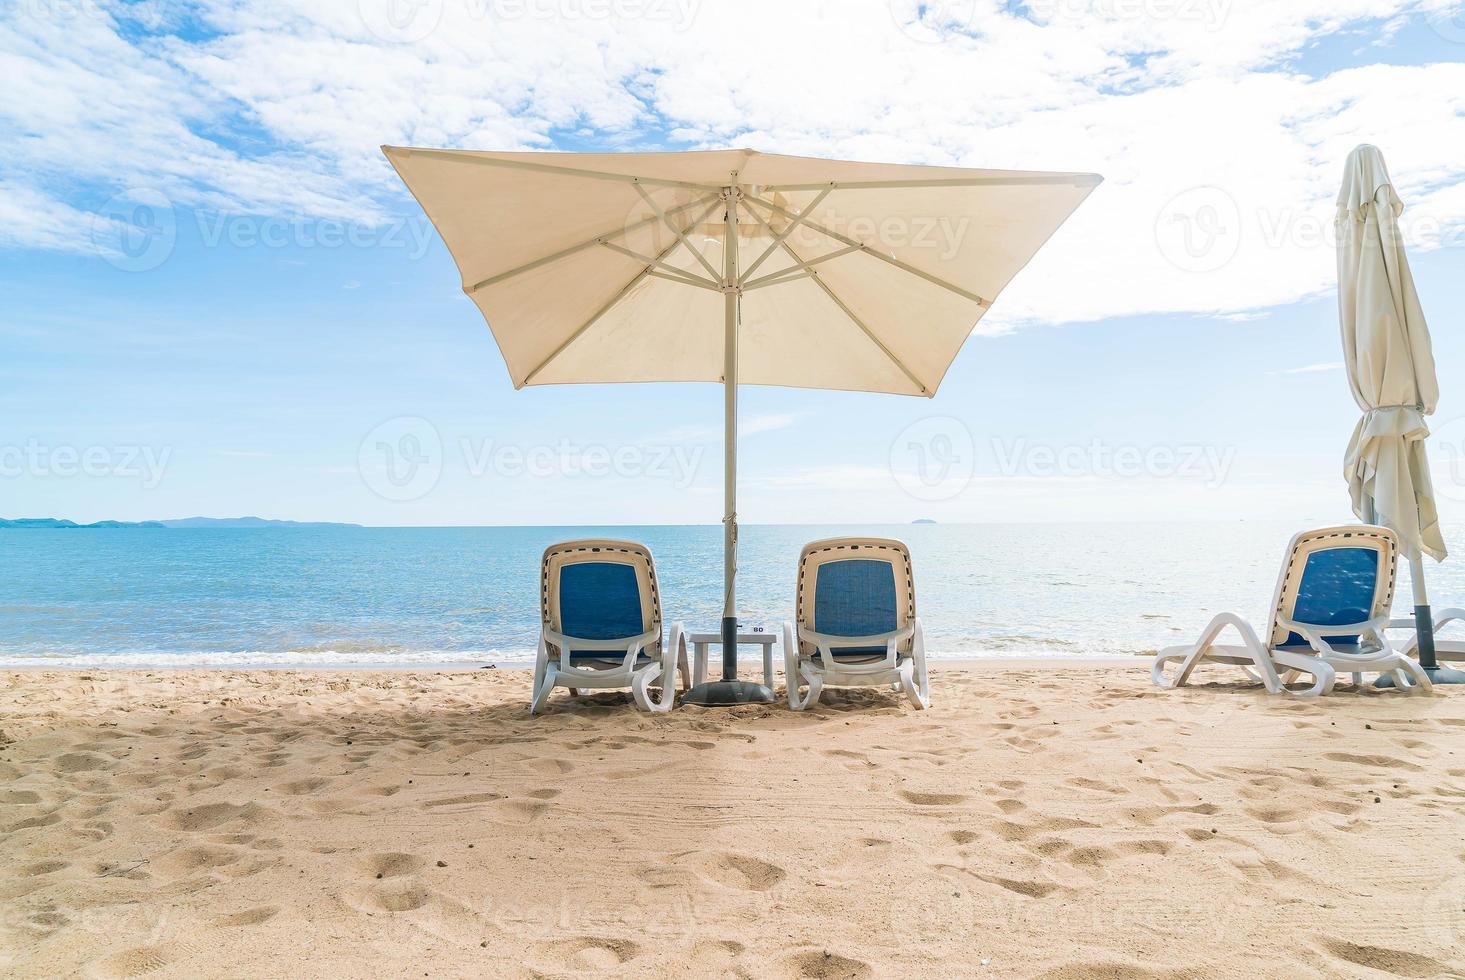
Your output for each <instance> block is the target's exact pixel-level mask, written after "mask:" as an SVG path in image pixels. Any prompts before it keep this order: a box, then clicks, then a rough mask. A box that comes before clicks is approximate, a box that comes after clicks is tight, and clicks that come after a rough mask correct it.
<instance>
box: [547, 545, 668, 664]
mask: <svg viewBox="0 0 1465 980" xmlns="http://www.w3.org/2000/svg"><path fill="white" fill-rule="evenodd" d="M559 608H560V629H561V631H563V632H564V633H565V635H566V636H574V637H578V638H580V639H582V640H620V639H630V638H631V637H634V636H640V635H641V634H642V633H643V632H644V631H645V629H646V626H645V622H646V620H645V618H644V617H643V616H642V611H641V589H640V586H639V585H637V583H636V568H635V566H634V565H627V564H624V563H622V562H611V561H582V562H574V563H572V564H568V565H565V566H564V567H563V568H561V569H560V605H559ZM575 653H576V654H579V653H592V654H594V655H596V656H602V657H604V656H614V655H615V654H614V652H609V651H605V650H600V651H578V650H577V651H575Z"/></svg>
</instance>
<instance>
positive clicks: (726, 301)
mask: <svg viewBox="0 0 1465 980" xmlns="http://www.w3.org/2000/svg"><path fill="white" fill-rule="evenodd" d="M735 193H736V192H735V191H733V190H731V189H729V191H728V192H727V215H726V216H725V217H724V219H723V221H724V224H723V231H724V242H725V244H724V245H723V249H722V254H723V266H722V275H723V283H722V313H723V329H722V337H723V347H722V425H723V428H722V451H723V457H724V458H723V476H722V496H723V502H724V506H723V514H722V679H723V680H724V681H735V680H737V679H738V602H737V590H738V294H737V292H736V290H737V283H738V205H737V200H736V198H735V197H734V194H735Z"/></svg>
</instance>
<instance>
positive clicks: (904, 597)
mask: <svg viewBox="0 0 1465 980" xmlns="http://www.w3.org/2000/svg"><path fill="white" fill-rule="evenodd" d="M850 559H873V560H877V561H888V562H890V564H891V565H892V566H893V571H894V574H895V587H896V623H897V627H896V629H894V630H892V631H891V632H889V633H877V634H875V635H873V636H832V635H829V634H825V633H819V632H816V631H815V630H814V588H815V582H816V580H817V577H818V570H819V566H821V565H823V564H825V563H827V562H834V561H846V560H850ZM795 615H796V617H797V625H795V624H794V623H789V622H785V623H784V624H783V657H784V681H785V683H786V685H787V687H788V705H789V707H790V708H792V709H793V710H795V711H803V710H804V709H805V708H808V707H809V706H810V705H813V704H817V703H818V701H819V695H820V693H821V692H822V691H823V689H824V688H825V687H827V686H834V687H875V686H883V685H887V684H888V685H891V686H893V687H895V688H897V689H898V690H901V691H904V692H905V696H906V697H907V698H909V699H910V701H911V703H912V704H914V705H915V706H916V707H917V708H920V709H923V710H924V709H926V708H929V707H930V706H931V680H930V676H929V674H928V672H927V670H926V638H925V634H924V633H923V631H922V629H921V620H920V619H919V618H918V617H917V616H916V596H915V583H914V579H913V578H912V575H911V556H910V552H909V551H908V550H907V549H906V546H905V544H904V543H903V542H900V541H896V540H894V539H891V538H859V537H855V538H828V539H826V540H823V541H814V542H811V543H809V544H807V545H805V546H804V550H803V552H802V553H801V554H800V555H799V582H798V596H797V600H796V603H795ZM796 637H797V642H796V640H795V638H796ZM879 646H883V647H885V653H884V655H883V656H881V655H880V654H874V653H872V654H870V655H869V659H868V660H863V661H851V660H849V659H848V655H847V654H846V655H841V656H842V657H844V659H838V658H836V657H835V655H834V654H833V652H832V650H833V649H834V648H836V647H840V648H843V647H879ZM804 685H808V692H807V693H806V694H803V695H800V693H799V689H800V688H801V687H803V686H804Z"/></svg>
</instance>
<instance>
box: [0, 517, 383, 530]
mask: <svg viewBox="0 0 1465 980" xmlns="http://www.w3.org/2000/svg"><path fill="white" fill-rule="evenodd" d="M360 526H361V525H360V524H339V523H335V522H331V521H274V520H268V519H266V518H263V517H182V518H178V519H177V520H171V521H96V522H95V523H92V524H78V523H76V522H75V521H68V520H65V519H63V518H59V517H18V518H15V519H14V520H9V519H6V518H4V517H0V529H4V528H11V529H15V530H78V531H87V530H97V529H111V528H138V527H151V528H222V527H246V528H265V527H294V528H300V527H360Z"/></svg>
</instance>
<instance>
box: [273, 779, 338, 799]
mask: <svg viewBox="0 0 1465 980" xmlns="http://www.w3.org/2000/svg"><path fill="white" fill-rule="evenodd" d="M330 783H331V781H330V780H329V779H296V780H293V781H291V782H288V783H281V784H280V785H278V786H276V787H275V791H276V792H278V793H283V794H284V795H285V796H309V795H310V794H311V793H314V792H316V791H318V790H321V789H324V788H325V787H326V786H329V785H330Z"/></svg>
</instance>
